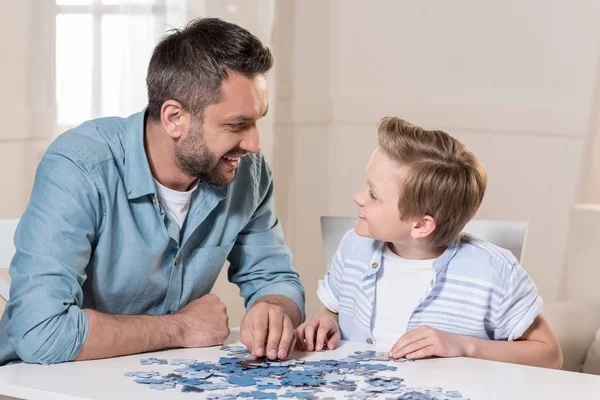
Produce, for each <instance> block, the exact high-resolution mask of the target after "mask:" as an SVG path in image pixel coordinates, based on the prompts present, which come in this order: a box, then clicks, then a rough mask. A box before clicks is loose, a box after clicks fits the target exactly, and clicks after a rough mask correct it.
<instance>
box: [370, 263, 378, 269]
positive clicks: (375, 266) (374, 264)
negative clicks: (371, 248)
mask: <svg viewBox="0 0 600 400" xmlns="http://www.w3.org/2000/svg"><path fill="white" fill-rule="evenodd" d="M371 267H373V268H377V267H379V264H377V263H376V262H374V263H373V264H371Z"/></svg>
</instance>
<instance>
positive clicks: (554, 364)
mask: <svg viewBox="0 0 600 400" xmlns="http://www.w3.org/2000/svg"><path fill="white" fill-rule="evenodd" d="M463 339H464V340H465V342H466V356H467V357H472V358H481V359H485V360H492V361H501V362H508V363H513V364H524V365H532V366H536V367H545V368H556V369H558V368H560V367H561V366H562V353H561V351H560V347H559V346H557V345H553V344H549V343H545V342H542V341H537V340H516V341H514V342H504V341H494V340H483V339H476V338H472V337H463Z"/></svg>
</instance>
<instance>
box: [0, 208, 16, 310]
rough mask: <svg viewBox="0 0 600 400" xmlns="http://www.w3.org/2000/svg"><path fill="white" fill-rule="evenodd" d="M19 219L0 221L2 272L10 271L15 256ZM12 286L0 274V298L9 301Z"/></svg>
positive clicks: (0, 264)
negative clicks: (15, 240)
mask: <svg viewBox="0 0 600 400" xmlns="http://www.w3.org/2000/svg"><path fill="white" fill-rule="evenodd" d="M18 224H19V220H18V219H0V271H2V270H8V267H9V266H10V262H11V261H12V258H13V257H14V255H15V251H16V250H15V245H14V237H15V231H16V230H17V225H18ZM9 288H10V285H9V284H8V282H6V281H5V280H4V278H3V277H2V275H1V274H0V297H2V298H3V299H4V300H6V301H8V296H9Z"/></svg>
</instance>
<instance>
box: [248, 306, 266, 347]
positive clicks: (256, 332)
mask: <svg viewBox="0 0 600 400" xmlns="http://www.w3.org/2000/svg"><path fill="white" fill-rule="evenodd" d="M257 311H259V310H257ZM268 326H269V314H268V313H266V312H259V313H258V314H257V316H256V317H255V320H254V326H253V328H252V355H253V356H254V357H264V356H265V342H266V341H267V332H268Z"/></svg>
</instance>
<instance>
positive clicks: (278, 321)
mask: <svg viewBox="0 0 600 400" xmlns="http://www.w3.org/2000/svg"><path fill="white" fill-rule="evenodd" d="M282 334H283V313H280V312H276V311H274V310H273V309H271V310H269V332H268V339H267V358H268V359H269V360H275V359H276V358H277V349H278V348H279V341H280V340H281V335H282Z"/></svg>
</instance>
